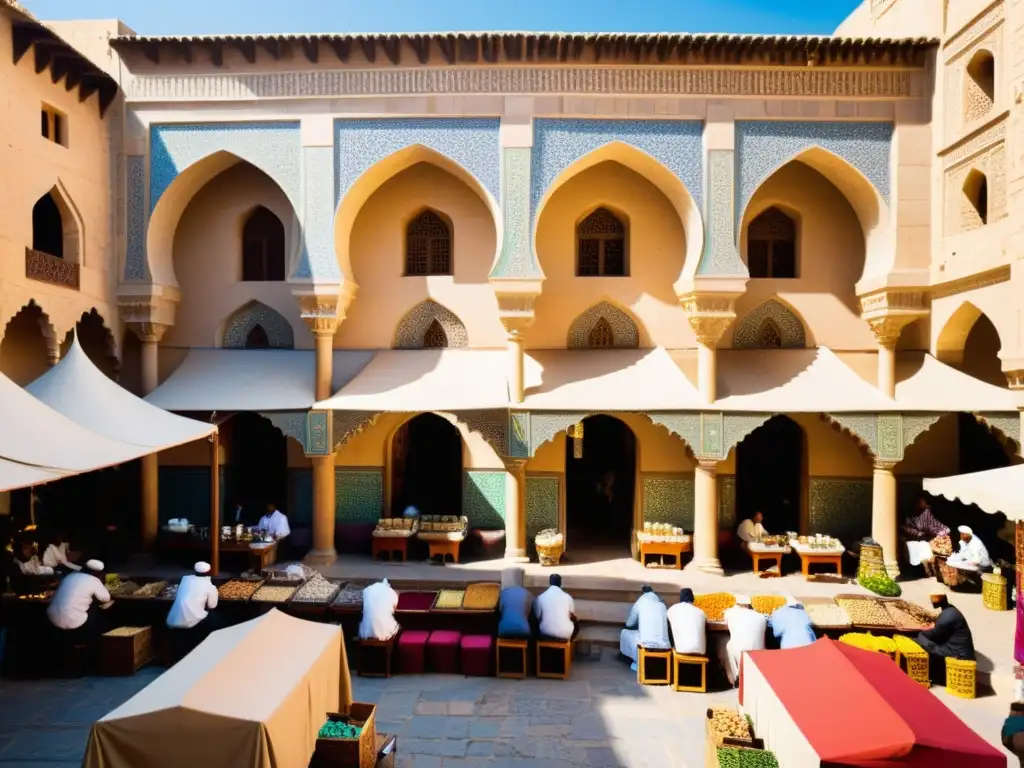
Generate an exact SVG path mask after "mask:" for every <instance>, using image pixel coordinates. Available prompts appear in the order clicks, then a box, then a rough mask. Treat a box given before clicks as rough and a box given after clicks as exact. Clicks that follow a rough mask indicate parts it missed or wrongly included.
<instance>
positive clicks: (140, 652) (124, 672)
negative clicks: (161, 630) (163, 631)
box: [100, 627, 156, 677]
mask: <svg viewBox="0 0 1024 768" xmlns="http://www.w3.org/2000/svg"><path fill="white" fill-rule="evenodd" d="M114 633H121V634H114ZM155 656H156V649H155V648H154V646H153V629H152V628H151V627H120V628H119V629H115V630H112V631H111V632H107V633H106V634H105V635H103V637H102V639H101V640H100V673H101V674H103V675H108V676H111V677H128V676H131V675H134V674H135V673H136V672H137V671H139V670H140V669H142V667H144V666H146V665H147V664H149V662H151V661H152V660H153V659H154V657H155Z"/></svg>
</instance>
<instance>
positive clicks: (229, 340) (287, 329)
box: [221, 301, 295, 349]
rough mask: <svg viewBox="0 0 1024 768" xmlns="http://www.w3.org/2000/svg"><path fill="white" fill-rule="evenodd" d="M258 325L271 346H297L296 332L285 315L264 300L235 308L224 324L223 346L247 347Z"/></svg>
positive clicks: (232, 347) (229, 347)
mask: <svg viewBox="0 0 1024 768" xmlns="http://www.w3.org/2000/svg"><path fill="white" fill-rule="evenodd" d="M256 326H260V327H261V328H262V329H263V330H264V332H265V333H266V334H267V340H268V341H269V342H270V346H271V348H273V349H293V348H294V347H295V334H294V332H293V331H292V326H291V324H290V323H289V322H288V321H287V320H286V319H285V317H284V315H282V314H281V313H280V312H278V311H277V310H276V309H273V308H271V307H268V306H267V305H266V304H264V303H263V302H262V301H250V302H249V303H248V304H245V305H243V306H242V307H239V308H238V309H237V310H235V312H234V313H233V314H232V315H231V317H229V318H228V320H227V322H226V323H225V324H224V338H223V339H222V340H221V346H222V347H224V348H225V349H245V342H246V339H247V338H248V337H249V333H250V332H251V331H252V330H253V328H255V327H256Z"/></svg>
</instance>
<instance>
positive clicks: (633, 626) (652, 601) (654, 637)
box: [619, 584, 671, 672]
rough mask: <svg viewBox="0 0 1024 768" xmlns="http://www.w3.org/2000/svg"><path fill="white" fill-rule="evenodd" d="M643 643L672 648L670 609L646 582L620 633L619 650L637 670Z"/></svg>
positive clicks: (631, 667)
mask: <svg viewBox="0 0 1024 768" xmlns="http://www.w3.org/2000/svg"><path fill="white" fill-rule="evenodd" d="M641 645H644V646H647V647H648V648H671V645H670V644H669V641H668V609H667V608H666V607H665V603H663V602H662V601H661V598H660V597H658V595H657V594H655V592H654V590H653V589H651V587H650V585H648V584H644V586H643V588H642V589H641V590H640V597H639V599H638V600H637V601H636V602H635V603H633V607H632V608H631V609H630V611H629V616H628V617H627V618H626V628H625V629H623V630H622V632H621V633H620V634H619V652H620V653H621V654H622V655H623V656H625V657H626V658H627V659H629V660H630V661H631V662H633V663H632V665H631V666H630V669H632V670H633V671H634V672H635V671H636V663H637V659H638V658H639V655H640V651H639V648H640V646H641Z"/></svg>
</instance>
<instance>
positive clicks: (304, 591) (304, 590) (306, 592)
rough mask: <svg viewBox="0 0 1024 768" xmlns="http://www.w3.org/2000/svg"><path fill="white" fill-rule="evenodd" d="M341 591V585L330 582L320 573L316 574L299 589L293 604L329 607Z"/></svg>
mask: <svg viewBox="0 0 1024 768" xmlns="http://www.w3.org/2000/svg"><path fill="white" fill-rule="evenodd" d="M340 589H341V585H340V584H339V583H338V582H336V581H330V580H328V579H325V578H324V577H323V576H322V575H320V574H319V573H314V574H313V576H312V577H310V579H309V581H307V582H306V583H305V584H303V585H302V586H301V587H299V590H298V592H296V593H295V597H293V598H292V602H293V603H304V604H306V605H327V604H328V603H330V602H331V601H332V600H334V598H335V596H336V595H337V594H338V592H339V591H340Z"/></svg>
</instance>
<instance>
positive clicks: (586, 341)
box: [565, 301, 640, 349]
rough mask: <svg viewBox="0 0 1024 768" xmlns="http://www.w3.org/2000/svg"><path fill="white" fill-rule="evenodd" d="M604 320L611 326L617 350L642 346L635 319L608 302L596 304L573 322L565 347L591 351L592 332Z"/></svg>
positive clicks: (614, 345)
mask: <svg viewBox="0 0 1024 768" xmlns="http://www.w3.org/2000/svg"><path fill="white" fill-rule="evenodd" d="M602 319H603V320H605V322H607V323H608V325H610V326H611V329H612V335H613V337H614V339H615V341H614V343H613V344H612V346H613V347H614V348H615V349H636V348H637V347H639V346H640V332H639V330H637V327H636V323H635V322H633V318H631V317H630V316H629V315H627V314H626V313H625V312H623V311H622V310H621V309H619V308H618V307H616V306H613V305H612V304H609V303H608V302H607V301H602V302H601V303H600V304H595V305H594V306H592V307H591V308H590V309H588V310H587V311H585V312H584V313H583V314H582V315H580V316H579V317H577V318H576V319H575V320H573V321H572V325H570V326H569V338H568V339H567V340H566V342H565V346H566V347H567V348H568V349H590V332H591V331H592V330H594V326H595V325H597V323H598V321H600V320H602Z"/></svg>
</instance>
